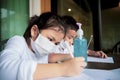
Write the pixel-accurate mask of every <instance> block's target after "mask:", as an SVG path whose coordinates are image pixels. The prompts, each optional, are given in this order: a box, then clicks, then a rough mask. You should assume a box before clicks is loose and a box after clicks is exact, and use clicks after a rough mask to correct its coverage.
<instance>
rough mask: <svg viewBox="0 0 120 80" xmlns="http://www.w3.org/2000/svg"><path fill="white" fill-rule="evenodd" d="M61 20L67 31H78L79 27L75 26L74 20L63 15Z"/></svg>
mask: <svg viewBox="0 0 120 80" xmlns="http://www.w3.org/2000/svg"><path fill="white" fill-rule="evenodd" d="M62 19H63V22H64V24H65V27H66V28H67V30H69V29H72V30H75V31H77V30H78V29H79V26H78V25H77V24H76V23H77V22H76V20H75V19H74V18H73V17H72V16H68V15H64V16H62Z"/></svg>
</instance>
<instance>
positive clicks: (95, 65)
mask: <svg viewBox="0 0 120 80" xmlns="http://www.w3.org/2000/svg"><path fill="white" fill-rule="evenodd" d="M108 56H110V57H113V60H114V63H100V62H88V65H87V68H88V69H104V70H111V69H116V68H120V54H109V55H108Z"/></svg>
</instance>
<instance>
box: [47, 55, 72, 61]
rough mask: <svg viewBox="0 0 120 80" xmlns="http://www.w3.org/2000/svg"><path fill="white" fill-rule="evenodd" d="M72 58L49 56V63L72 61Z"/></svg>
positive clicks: (68, 56)
mask: <svg viewBox="0 0 120 80" xmlns="http://www.w3.org/2000/svg"><path fill="white" fill-rule="evenodd" d="M71 58H72V56H71V55H70V54H54V53H52V54H49V57H48V62H49V63H56V62H62V61H65V60H68V59H71Z"/></svg>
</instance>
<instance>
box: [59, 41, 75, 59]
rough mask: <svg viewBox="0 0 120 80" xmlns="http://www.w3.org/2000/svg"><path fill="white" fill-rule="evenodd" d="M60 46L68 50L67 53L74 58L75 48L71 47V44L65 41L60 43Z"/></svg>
mask: <svg viewBox="0 0 120 80" xmlns="http://www.w3.org/2000/svg"><path fill="white" fill-rule="evenodd" d="M60 46H61V47H62V48H64V49H67V53H70V54H71V56H72V57H73V46H72V45H71V46H70V45H69V43H68V42H67V41H65V40H62V41H61V43H60Z"/></svg>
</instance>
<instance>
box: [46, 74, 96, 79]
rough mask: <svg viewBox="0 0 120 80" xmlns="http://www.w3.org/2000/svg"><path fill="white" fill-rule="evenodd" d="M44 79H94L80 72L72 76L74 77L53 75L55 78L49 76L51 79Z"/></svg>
mask: <svg viewBox="0 0 120 80" xmlns="http://www.w3.org/2000/svg"><path fill="white" fill-rule="evenodd" d="M46 80H94V79H92V77H90V76H88V75H86V74H84V73H81V74H80V75H78V76H74V77H55V78H51V79H46Z"/></svg>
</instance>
